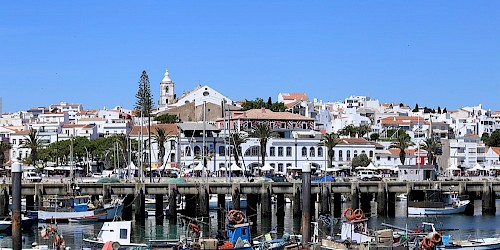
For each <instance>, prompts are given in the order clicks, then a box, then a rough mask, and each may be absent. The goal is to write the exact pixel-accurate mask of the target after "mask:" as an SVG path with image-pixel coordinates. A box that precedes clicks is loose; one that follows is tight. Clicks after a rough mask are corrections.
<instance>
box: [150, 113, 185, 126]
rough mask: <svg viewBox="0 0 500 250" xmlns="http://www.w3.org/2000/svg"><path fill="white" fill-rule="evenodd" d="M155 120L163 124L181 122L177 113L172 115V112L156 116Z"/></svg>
mask: <svg viewBox="0 0 500 250" xmlns="http://www.w3.org/2000/svg"><path fill="white" fill-rule="evenodd" d="M154 120H155V121H157V122H159V123H163V124H172V123H178V122H180V120H179V117H177V115H171V114H163V115H159V116H157V117H155V119H154Z"/></svg>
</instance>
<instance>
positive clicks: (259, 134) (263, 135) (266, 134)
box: [251, 123, 278, 166]
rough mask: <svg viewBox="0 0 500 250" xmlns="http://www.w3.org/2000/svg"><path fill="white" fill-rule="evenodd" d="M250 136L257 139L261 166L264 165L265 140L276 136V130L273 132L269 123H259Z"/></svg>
mask: <svg viewBox="0 0 500 250" xmlns="http://www.w3.org/2000/svg"><path fill="white" fill-rule="evenodd" d="M251 136H252V137H255V138H257V139H259V143H260V156H261V157H262V166H264V164H265V163H266V147H267V141H268V140H269V139H271V138H274V137H277V136H278V134H277V133H276V132H273V131H272V130H271V127H269V125H267V124H265V123H259V124H257V127H256V128H255V129H254V130H253V132H252V133H251Z"/></svg>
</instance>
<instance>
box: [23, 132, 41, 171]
mask: <svg viewBox="0 0 500 250" xmlns="http://www.w3.org/2000/svg"><path fill="white" fill-rule="evenodd" d="M21 147H23V148H29V149H30V150H31V153H30V156H31V162H30V163H32V164H33V165H36V162H37V160H38V149H39V148H41V147H42V141H41V140H40V136H39V133H38V131H37V130H36V129H33V128H31V129H30V131H29V134H28V136H25V137H24V141H23V144H22V145H21Z"/></svg>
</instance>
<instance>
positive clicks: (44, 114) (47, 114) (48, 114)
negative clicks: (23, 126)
mask: <svg viewBox="0 0 500 250" xmlns="http://www.w3.org/2000/svg"><path fill="white" fill-rule="evenodd" d="M40 115H41V116H42V115H43V116H51V115H64V112H50V113H43V114H40Z"/></svg>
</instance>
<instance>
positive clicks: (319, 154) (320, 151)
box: [318, 147, 323, 157]
mask: <svg viewBox="0 0 500 250" xmlns="http://www.w3.org/2000/svg"><path fill="white" fill-rule="evenodd" d="M322 156H323V148H322V147H319V148H318V157H322Z"/></svg>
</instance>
